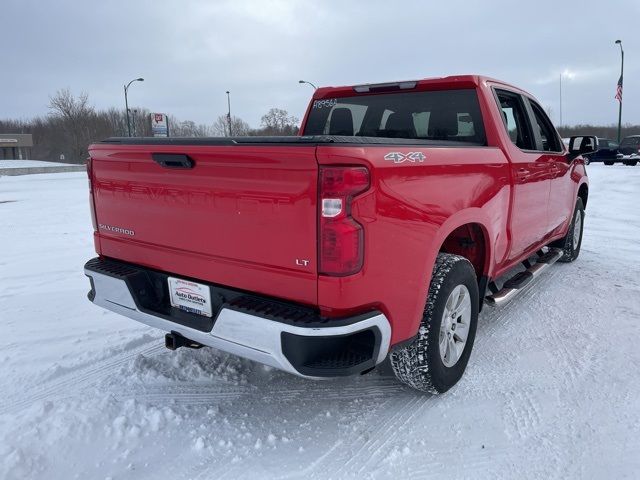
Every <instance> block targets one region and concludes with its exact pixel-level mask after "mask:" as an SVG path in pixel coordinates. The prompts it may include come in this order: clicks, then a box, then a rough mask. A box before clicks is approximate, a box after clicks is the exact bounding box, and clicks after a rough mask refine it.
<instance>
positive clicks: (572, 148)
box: [569, 135, 599, 159]
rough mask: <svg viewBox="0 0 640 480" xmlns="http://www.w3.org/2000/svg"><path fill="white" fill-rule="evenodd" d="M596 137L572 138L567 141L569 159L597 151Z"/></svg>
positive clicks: (582, 136)
mask: <svg viewBox="0 0 640 480" xmlns="http://www.w3.org/2000/svg"><path fill="white" fill-rule="evenodd" d="M598 146H599V145H598V137H594V136H593V135H580V136H574V137H571V138H570V139H569V158H571V159H574V158H576V157H577V156H579V155H585V154H587V153H595V152H597V151H598Z"/></svg>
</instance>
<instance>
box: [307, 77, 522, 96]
mask: <svg viewBox="0 0 640 480" xmlns="http://www.w3.org/2000/svg"><path fill="white" fill-rule="evenodd" d="M487 84H494V85H501V86H503V87H507V88H509V89H511V90H516V91H519V92H521V93H524V94H526V95H528V96H531V95H530V94H529V93H528V92H525V91H524V90H522V89H520V88H517V87H515V86H513V85H510V84H508V83H506V82H503V81H501V80H497V79H495V78H491V77H486V76H483V75H451V76H448V77H433V78H423V79H420V80H402V81H395V82H383V83H367V84H361V85H344V86H338V87H321V88H318V89H317V90H316V91H315V93H314V95H313V98H314V99H322V98H328V97H346V96H354V95H358V94H374V93H383V92H394V91H407V92H409V91H425V90H451V89H457V88H477V87H480V86H483V85H487Z"/></svg>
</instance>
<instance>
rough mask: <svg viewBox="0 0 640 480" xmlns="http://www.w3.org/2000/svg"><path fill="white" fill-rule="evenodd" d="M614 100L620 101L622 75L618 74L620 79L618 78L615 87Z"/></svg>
mask: <svg viewBox="0 0 640 480" xmlns="http://www.w3.org/2000/svg"><path fill="white" fill-rule="evenodd" d="M615 98H616V100H618V101H619V102H620V103H622V75H620V80H618V88H616V97H615Z"/></svg>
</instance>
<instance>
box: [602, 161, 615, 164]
mask: <svg viewBox="0 0 640 480" xmlns="http://www.w3.org/2000/svg"><path fill="white" fill-rule="evenodd" d="M614 163H615V162H610V161H605V162H604V164H605V165H613V164H614Z"/></svg>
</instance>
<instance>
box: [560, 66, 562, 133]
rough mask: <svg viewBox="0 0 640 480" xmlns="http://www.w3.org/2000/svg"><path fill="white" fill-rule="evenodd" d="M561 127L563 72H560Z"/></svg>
mask: <svg viewBox="0 0 640 480" xmlns="http://www.w3.org/2000/svg"><path fill="white" fill-rule="evenodd" d="M560 126H562V72H560Z"/></svg>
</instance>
